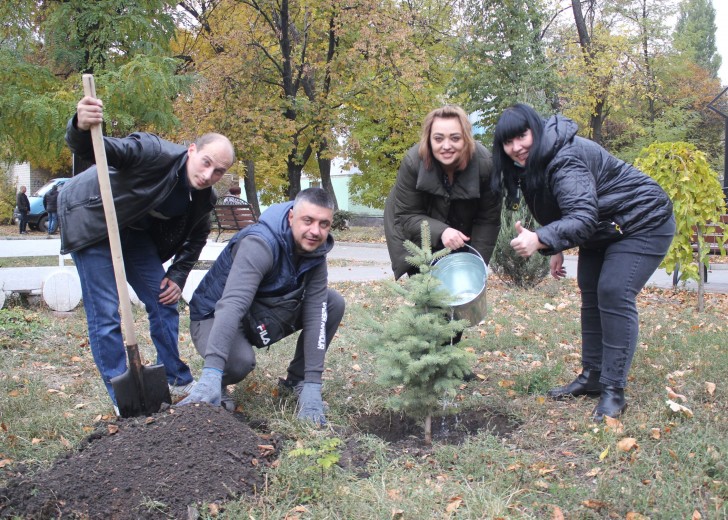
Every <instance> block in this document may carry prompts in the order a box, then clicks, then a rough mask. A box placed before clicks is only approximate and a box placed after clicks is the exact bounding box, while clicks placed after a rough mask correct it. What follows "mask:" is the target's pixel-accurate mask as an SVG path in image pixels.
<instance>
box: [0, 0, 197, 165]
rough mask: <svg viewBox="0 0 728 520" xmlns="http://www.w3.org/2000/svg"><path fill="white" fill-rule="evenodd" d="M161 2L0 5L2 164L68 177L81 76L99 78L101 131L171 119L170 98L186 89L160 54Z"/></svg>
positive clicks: (13, 0)
mask: <svg viewBox="0 0 728 520" xmlns="http://www.w3.org/2000/svg"><path fill="white" fill-rule="evenodd" d="M173 5H174V3H169V2H164V1H162V0H138V1H135V2H127V1H123V0H99V1H96V2H86V1H81V0H67V1H64V2H53V1H36V0H8V1H5V2H2V3H1V4H0V16H1V17H2V19H3V21H4V22H5V23H3V25H2V26H0V83H2V85H3V89H2V91H0V142H2V143H3V145H2V146H1V147H0V148H2V149H3V150H5V157H4V158H5V159H6V160H10V161H13V162H18V161H26V160H31V161H33V164H34V165H35V166H40V167H44V168H47V169H49V170H51V171H53V172H59V171H64V170H65V171H68V169H69V167H70V155H69V152H68V151H67V149H66V147H65V143H64V141H63V135H64V131H65V124H66V121H67V120H68V118H69V117H70V115H71V114H73V112H74V111H75V104H76V102H77V101H78V99H79V98H80V97H81V89H80V85H81V79H80V75H81V74H83V73H87V72H91V73H94V74H95V75H96V76H97V80H96V84H97V86H98V95H99V97H101V98H102V99H104V101H105V110H106V117H107V122H108V123H110V124H107V128H106V133H107V134H109V135H120V134H124V133H128V132H129V131H130V130H131V129H145V128H146V129H152V130H156V131H163V130H165V129H168V128H171V127H172V126H173V125H174V124H175V123H176V120H175V118H174V117H173V115H172V100H173V99H174V98H175V97H176V96H177V94H178V93H179V92H180V91H181V90H182V89H183V86H184V84H183V81H182V78H179V77H178V76H176V70H177V63H176V61H175V60H173V59H172V58H170V57H169V55H168V54H166V50H167V45H168V43H169V40H170V38H171V36H172V34H173V28H174V23H173V18H172V15H171V8H172V7H173Z"/></svg>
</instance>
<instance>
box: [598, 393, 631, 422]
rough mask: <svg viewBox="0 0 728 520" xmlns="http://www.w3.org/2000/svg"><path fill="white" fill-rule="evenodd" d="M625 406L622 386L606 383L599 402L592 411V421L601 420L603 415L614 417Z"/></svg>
mask: <svg viewBox="0 0 728 520" xmlns="http://www.w3.org/2000/svg"><path fill="white" fill-rule="evenodd" d="M625 408H627V400H626V399H625V398H624V388H618V387H616V386H612V385H606V386H605V387H604V389H603V390H602V396H601V397H600V398H599V403H597V406H596V407H595V408H594V411H593V412H592V419H593V420H594V422H601V421H602V420H603V419H604V416H605V415H606V416H607V417H612V418H614V419H616V418H617V417H619V416H620V415H622V412H624V410H625Z"/></svg>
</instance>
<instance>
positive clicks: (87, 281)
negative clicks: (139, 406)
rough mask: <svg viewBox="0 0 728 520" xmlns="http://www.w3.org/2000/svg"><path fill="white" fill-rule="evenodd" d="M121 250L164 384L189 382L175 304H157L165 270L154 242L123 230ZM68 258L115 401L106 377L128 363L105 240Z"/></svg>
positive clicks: (98, 360)
mask: <svg viewBox="0 0 728 520" xmlns="http://www.w3.org/2000/svg"><path fill="white" fill-rule="evenodd" d="M121 249H122V253H123V257H124V269H125V271H126V279H127V281H128V282H129V285H131V286H132V288H133V289H134V292H136V294H137V296H138V297H139V299H140V300H141V301H142V302H143V303H144V305H145V306H146V310H147V315H148V318H149V331H150V335H151V338H152V341H153V342H154V346H155V347H156V349H157V363H162V364H164V368H165V370H166V372H167V381H168V382H169V384H175V385H186V384H187V383H190V382H192V374H191V373H190V368H189V367H188V366H187V365H186V364H185V363H183V362H182V360H181V359H180V357H179V350H178V348H177V339H178V336H179V334H178V332H179V311H178V310H177V305H176V304H172V305H162V304H160V303H159V292H160V289H159V286H160V285H161V283H162V279H163V278H164V276H165V270H164V267H163V266H162V262H161V261H160V260H159V256H158V255H157V249H156V247H155V246H154V243H153V242H152V240H151V238H150V237H149V235H147V233H146V232H144V231H136V230H131V229H123V230H121ZM71 257H72V258H73V261H74V262H75V264H76V269H77V270H78V276H79V278H80V279H81V293H82V295H83V307H84V309H85V310H86V322H87V323H88V338H89V343H90V345H91V353H92V354H93V357H94V361H95V362H96V366H97V367H98V369H99V372H100V373H101V378H102V379H103V381H104V383H105V384H106V389H107V390H108V392H109V395H110V396H111V400H112V401H113V402H114V404H116V396H115V395H114V389H113V388H112V386H111V378H112V377H116V376H118V375H120V374H123V373H124V371H126V368H127V364H126V350H125V348H124V342H123V339H122V334H121V319H120V316H119V296H118V292H117V290H116V281H115V277H114V266H113V263H112V260H111V250H110V248H109V241H108V240H103V241H101V242H98V243H96V244H93V245H91V246H88V247H87V248H85V249H82V250H80V251H76V252H74V253H71Z"/></svg>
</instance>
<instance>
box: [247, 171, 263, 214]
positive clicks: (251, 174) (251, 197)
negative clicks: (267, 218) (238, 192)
mask: <svg viewBox="0 0 728 520" xmlns="http://www.w3.org/2000/svg"><path fill="white" fill-rule="evenodd" d="M243 186H244V187H245V197H246V200H247V201H248V204H250V205H251V206H253V211H254V212H255V214H256V215H257V216H260V204H259V203H258V191H257V190H256V189H255V162H254V161H252V160H250V159H249V160H247V161H245V176H244V177H243Z"/></svg>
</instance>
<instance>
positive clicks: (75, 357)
mask: <svg viewBox="0 0 728 520" xmlns="http://www.w3.org/2000/svg"><path fill="white" fill-rule="evenodd" d="M71 361H73V362H74V363H78V362H79V361H83V358H80V357H78V356H73V357H72V358H71Z"/></svg>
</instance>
